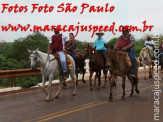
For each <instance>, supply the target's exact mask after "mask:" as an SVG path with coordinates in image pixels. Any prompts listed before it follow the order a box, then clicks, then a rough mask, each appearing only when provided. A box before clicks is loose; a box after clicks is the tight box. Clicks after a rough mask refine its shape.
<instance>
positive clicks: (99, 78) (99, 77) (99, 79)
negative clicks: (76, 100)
mask: <svg viewBox="0 0 163 122" xmlns="http://www.w3.org/2000/svg"><path fill="white" fill-rule="evenodd" d="M100 86H101V70H100V71H99V72H98V88H100Z"/></svg>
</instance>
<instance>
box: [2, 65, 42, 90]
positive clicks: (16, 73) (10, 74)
mask: <svg viewBox="0 0 163 122" xmlns="http://www.w3.org/2000/svg"><path fill="white" fill-rule="evenodd" d="M40 74H41V71H40V68H38V69H37V70H36V71H33V70H31V69H17V70H2V71H0V79H4V78H11V87H13V86H15V78H16V77H24V76H33V75H40Z"/></svg>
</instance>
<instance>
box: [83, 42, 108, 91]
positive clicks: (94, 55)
mask: <svg viewBox="0 0 163 122" xmlns="http://www.w3.org/2000/svg"><path fill="white" fill-rule="evenodd" d="M85 56H86V57H88V58H89V68H90V76H89V81H90V90H92V89H93V87H92V75H93V73H94V72H95V73H96V76H95V77H97V78H98V86H99V87H100V86H101V70H103V73H104V75H105V83H104V87H105V86H106V83H107V70H104V60H103V57H102V54H101V53H99V52H98V51H97V50H96V49H95V48H92V47H91V46H89V45H88V46H87V47H86V48H85ZM95 79H96V78H95ZM95 84H96V82H95ZM95 84H94V85H95Z"/></svg>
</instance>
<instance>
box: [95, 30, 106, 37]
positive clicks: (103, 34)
mask: <svg viewBox="0 0 163 122" xmlns="http://www.w3.org/2000/svg"><path fill="white" fill-rule="evenodd" d="M99 34H101V35H102V36H103V35H104V33H103V32H101V31H99V32H97V33H96V35H99Z"/></svg>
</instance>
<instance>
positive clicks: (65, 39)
mask: <svg viewBox="0 0 163 122" xmlns="http://www.w3.org/2000/svg"><path fill="white" fill-rule="evenodd" d="M57 35H58V34H57ZM57 35H56V34H55V36H57ZM67 41H69V39H68V37H67V36H65V35H63V34H62V44H63V49H65V43H66V42H67ZM49 44H52V38H51V39H49Z"/></svg>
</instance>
